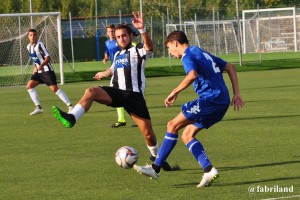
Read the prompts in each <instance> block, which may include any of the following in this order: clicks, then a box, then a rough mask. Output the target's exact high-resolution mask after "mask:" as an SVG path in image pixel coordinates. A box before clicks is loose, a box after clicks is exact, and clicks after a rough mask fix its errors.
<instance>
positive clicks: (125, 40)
mask: <svg viewBox="0 0 300 200" xmlns="http://www.w3.org/2000/svg"><path fill="white" fill-rule="evenodd" d="M115 35H116V39H117V42H118V45H119V47H120V48H121V49H126V48H129V47H131V46H132V43H131V40H132V38H133V36H137V35H138V33H136V32H135V31H134V29H133V28H131V27H130V26H129V25H128V24H119V25H118V26H117V27H116V29H115Z"/></svg>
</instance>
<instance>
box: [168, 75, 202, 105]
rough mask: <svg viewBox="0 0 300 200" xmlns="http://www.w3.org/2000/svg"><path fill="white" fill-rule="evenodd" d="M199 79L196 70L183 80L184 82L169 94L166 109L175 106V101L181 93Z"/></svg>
mask: <svg viewBox="0 0 300 200" xmlns="http://www.w3.org/2000/svg"><path fill="white" fill-rule="evenodd" d="M197 77H198V74H197V72H196V71H195V70H192V71H190V72H189V73H188V74H187V75H186V77H185V78H184V79H183V80H182V82H181V83H180V84H179V85H178V86H177V87H176V88H175V89H174V90H173V91H172V92H171V94H169V96H168V97H167V98H166V100H165V105H166V107H169V106H171V105H173V104H174V102H175V100H176V99H177V96H178V94H179V92H181V91H182V90H184V89H186V88H187V87H189V86H190V85H191V84H192V83H193V82H194V80H195V79H196V78H197Z"/></svg>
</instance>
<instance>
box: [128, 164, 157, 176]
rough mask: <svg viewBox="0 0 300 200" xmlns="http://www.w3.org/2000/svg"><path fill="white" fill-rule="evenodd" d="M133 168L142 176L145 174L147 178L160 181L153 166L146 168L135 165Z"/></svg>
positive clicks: (146, 166)
mask: <svg viewBox="0 0 300 200" xmlns="http://www.w3.org/2000/svg"><path fill="white" fill-rule="evenodd" d="M133 168H134V169H135V170H136V171H137V172H138V173H140V174H143V175H145V176H150V179H152V178H154V179H158V178H159V173H156V172H155V170H154V169H153V167H152V165H148V164H147V165H145V166H138V165H134V166H133Z"/></svg>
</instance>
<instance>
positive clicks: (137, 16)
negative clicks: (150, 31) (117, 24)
mask: <svg viewBox="0 0 300 200" xmlns="http://www.w3.org/2000/svg"><path fill="white" fill-rule="evenodd" d="M132 14H133V16H134V18H132V19H131V22H132V24H133V26H134V27H135V28H137V29H143V28H144V19H143V14H141V13H140V11H137V12H132Z"/></svg>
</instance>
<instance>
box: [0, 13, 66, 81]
mask: <svg viewBox="0 0 300 200" xmlns="http://www.w3.org/2000/svg"><path fill="white" fill-rule="evenodd" d="M35 16H37V17H39V16H41V17H43V16H44V17H46V16H51V17H55V16H56V21H57V22H56V23H57V24H56V25H57V27H55V29H56V31H57V42H58V44H57V46H58V59H59V61H58V64H59V71H60V73H59V74H60V84H61V85H63V84H64V83H65V79H64V62H63V46H62V28H61V13H60V12H40V13H14V14H0V20H1V17H18V18H19V24H18V26H19V27H15V29H17V28H18V29H19V36H17V37H15V38H14V39H16V38H19V39H20V42H21V37H24V32H23V33H21V24H20V19H21V18H22V17H31V24H30V26H29V27H28V28H27V30H29V29H30V28H33V29H34V28H35V27H34V26H33V23H32V17H35ZM0 23H1V22H0ZM22 28H24V27H23V26H22ZM38 35H39V33H38ZM42 42H43V41H42ZM28 43H29V42H28ZM19 50H20V52H22V51H26V49H21V44H20V49H19ZM50 56H51V52H50ZM22 59H24V58H22V55H21V54H20V64H19V66H20V67H22V66H23V63H22V61H21V60H22Z"/></svg>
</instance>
